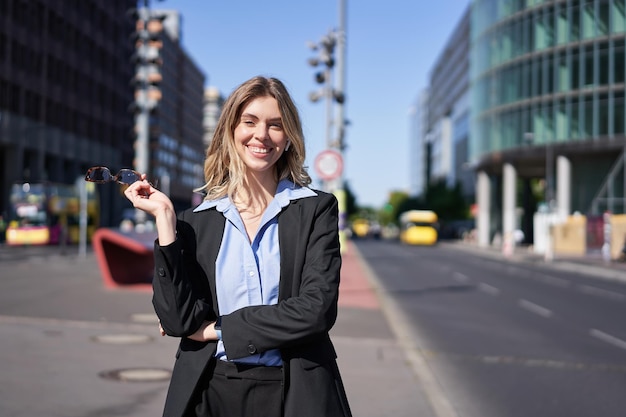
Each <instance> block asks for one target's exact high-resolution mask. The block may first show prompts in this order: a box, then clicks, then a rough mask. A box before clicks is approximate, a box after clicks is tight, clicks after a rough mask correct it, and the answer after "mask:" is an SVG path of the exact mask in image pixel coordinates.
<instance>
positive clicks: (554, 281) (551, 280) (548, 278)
mask: <svg viewBox="0 0 626 417" xmlns="http://www.w3.org/2000/svg"><path fill="white" fill-rule="evenodd" d="M537 280H538V281H541V282H543V283H545V284H550V285H554V286H555V287H559V288H568V287H569V286H570V285H572V283H571V282H570V281H568V280H566V279H563V278H557V277H554V276H552V275H547V274H542V273H537Z"/></svg>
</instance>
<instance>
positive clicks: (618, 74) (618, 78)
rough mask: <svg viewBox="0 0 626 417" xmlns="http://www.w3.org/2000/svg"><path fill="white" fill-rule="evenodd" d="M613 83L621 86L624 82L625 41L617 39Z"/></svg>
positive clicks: (613, 50) (614, 49) (614, 53)
mask: <svg viewBox="0 0 626 417" xmlns="http://www.w3.org/2000/svg"><path fill="white" fill-rule="evenodd" d="M612 52H613V77H612V78H613V82H614V83H618V84H621V83H623V82H624V71H625V68H624V60H625V59H626V57H625V56H624V39H616V40H615V42H614V43H613V48H612Z"/></svg>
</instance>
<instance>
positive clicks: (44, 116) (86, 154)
mask: <svg viewBox="0 0 626 417" xmlns="http://www.w3.org/2000/svg"><path fill="white" fill-rule="evenodd" d="M135 4H136V2H135V1H131V0H116V1H109V0H90V1H59V0H30V1H21V0H2V1H0V214H2V213H4V214H5V215H7V214H8V212H9V211H10V207H9V193H10V189H11V185H12V184H13V183H17V182H43V181H50V182H58V183H67V184H71V183H74V182H75V181H77V179H79V178H80V177H81V176H84V175H85V171H86V169H87V168H88V167H89V166H91V165H107V166H110V167H111V169H113V170H114V169H119V168H122V167H130V166H131V163H132V159H133V139H132V126H133V121H132V115H131V113H129V111H128V107H129V105H130V104H131V102H132V100H133V97H132V90H131V89H130V88H129V80H130V79H131V77H132V74H133V67H132V64H131V62H130V60H129V58H130V56H131V54H132V45H131V43H130V41H129V36H130V34H131V32H132V30H133V26H134V23H133V22H132V21H131V20H129V19H127V18H125V16H126V12H127V10H128V9H129V8H132V7H134V6H135ZM118 195H119V192H118V191H117V189H114V188H113V187H103V194H102V196H101V197H102V198H101V200H102V201H104V202H110V201H113V200H115V197H117V196H118ZM116 204H121V203H116ZM117 208H118V209H119V210H121V206H117ZM111 211H112V210H106V211H103V213H102V218H101V222H102V223H103V224H105V225H106V224H110V223H112V222H113V221H114V219H113V218H112V217H110V216H108V215H107V213H109V212H111Z"/></svg>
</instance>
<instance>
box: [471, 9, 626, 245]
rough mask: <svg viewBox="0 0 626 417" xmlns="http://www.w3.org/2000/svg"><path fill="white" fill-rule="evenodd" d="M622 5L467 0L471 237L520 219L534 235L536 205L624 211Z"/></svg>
mask: <svg viewBox="0 0 626 417" xmlns="http://www.w3.org/2000/svg"><path fill="white" fill-rule="evenodd" d="M624 3H625V2H624V0H585V1H581V0H554V1H503V0H476V1H474V2H473V5H472V20H471V51H472V52H471V60H470V62H471V77H470V83H471V86H472V88H471V93H470V94H471V105H470V109H471V112H472V116H471V129H470V147H469V148H470V161H471V164H472V166H474V167H475V168H476V172H477V201H478V210H479V213H478V239H479V243H480V244H481V245H488V244H490V242H491V240H492V239H493V237H494V236H495V235H498V234H500V235H502V236H504V237H506V236H509V235H511V234H512V233H513V231H514V230H515V229H518V228H521V229H522V230H523V231H524V233H525V234H526V235H528V234H529V233H531V234H532V216H534V213H535V212H537V211H539V212H542V211H544V212H546V213H551V214H554V215H555V216H557V217H558V218H559V219H565V218H567V216H570V215H571V214H572V213H575V212H579V213H581V214H583V215H586V216H587V222H588V224H593V221H592V220H593V219H594V218H597V217H599V216H601V215H602V213H603V212H605V211H611V212H612V213H624V209H625V208H624V201H625V200H624V197H625V195H624V187H625V184H624V180H623V160H624V147H625V145H626V140H625V132H626V128H625V123H626V117H625V111H626V106H625V105H624V95H625V93H626V83H625V75H626V71H625V59H626V58H625V56H626V55H625V53H624V46H625V39H626V15H625V4H624ZM520 208H521V210H519V209H520ZM588 232H590V230H589V229H588ZM536 237H537V236H535V238H536ZM588 241H591V240H590V239H589V235H588ZM529 243H532V241H529ZM535 243H537V242H535Z"/></svg>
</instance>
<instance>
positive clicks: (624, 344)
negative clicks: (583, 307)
mask: <svg viewBox="0 0 626 417" xmlns="http://www.w3.org/2000/svg"><path fill="white" fill-rule="evenodd" d="M589 334H590V335H591V336H593V337H595V338H598V339H600V340H602V341H604V342H607V343H609V344H611V345H613V346H617V347H618V348H621V349H625V350H626V341H624V340H622V339H619V338H617V337H615V336H611V335H610V334H608V333H604V332H603V331H600V330H598V329H591V330H589Z"/></svg>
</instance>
